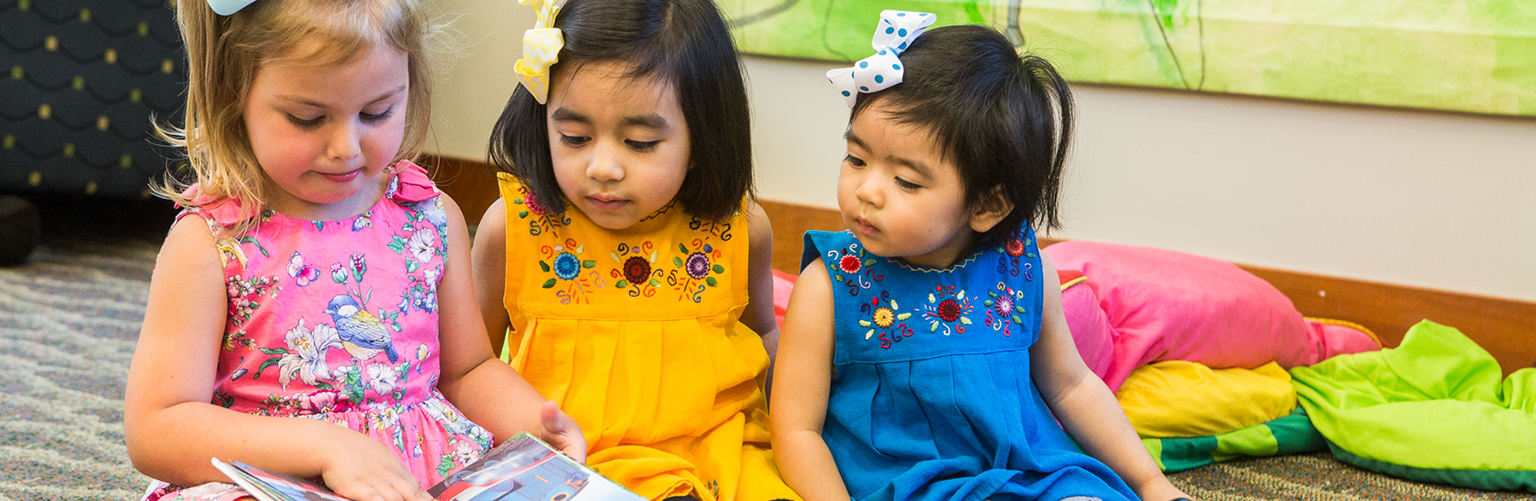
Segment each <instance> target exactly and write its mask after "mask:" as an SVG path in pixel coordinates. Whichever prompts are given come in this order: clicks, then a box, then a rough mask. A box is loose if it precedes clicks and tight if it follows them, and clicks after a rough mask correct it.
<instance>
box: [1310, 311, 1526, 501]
mask: <svg viewBox="0 0 1536 501" xmlns="http://www.w3.org/2000/svg"><path fill="white" fill-rule="evenodd" d="M1502 375H1503V372H1502V371H1501V370H1500V368H1499V364H1498V362H1496V361H1494V359H1493V356H1491V355H1489V354H1488V352H1487V351H1486V350H1483V349H1482V348H1481V347H1479V346H1478V345H1477V344H1476V343H1474V342H1472V340H1470V339H1467V337H1466V336H1465V335H1463V334H1462V333H1461V332H1460V331H1458V330H1456V329H1453V328H1451V327H1446V326H1444V325H1440V324H1436V323H1434V322H1430V321H1427V320H1426V321H1423V322H1420V323H1419V324H1418V325H1415V326H1413V328H1412V329H1409V330H1408V334H1407V335H1406V336H1405V337H1404V338H1403V343H1402V344H1401V345H1400V346H1398V347H1397V348H1392V349H1385V350H1381V351H1379V352H1369V353H1357V354H1353V355H1342V356H1338V357H1334V358H1331V359H1328V360H1325V361H1323V362H1320V363H1318V364H1317V365H1314V366H1311V367H1296V368H1294V369H1291V378H1292V384H1294V385H1295V386H1296V396H1297V398H1298V400H1299V402H1300V404H1301V406H1302V407H1303V408H1305V409H1306V410H1307V414H1308V415H1310V416H1311V417H1312V424H1313V426H1316V427H1317V430H1318V432H1320V433H1322V435H1323V436H1324V437H1327V439H1328V441H1329V445H1330V448H1331V449H1332V450H1333V454H1334V456H1335V457H1337V458H1338V459H1339V460H1341V461H1344V462H1346V463H1349V464H1353V465H1355V466H1358V467H1360V468H1364V469H1367V470H1371V471H1376V472H1380V473H1384V474H1387V475H1392V476H1396V477H1402V478H1407V479H1411V480H1418V481H1424V482H1434V483H1442V484H1449V485H1456V486H1461V487H1471V488H1476V489H1486V490H1525V491H1529V492H1536V452H1533V451H1536V369H1521V370H1519V371H1516V372H1515V373H1514V374H1511V375H1510V376H1509V378H1508V379H1504V380H1503V381H1500V378H1501V376H1502Z"/></svg>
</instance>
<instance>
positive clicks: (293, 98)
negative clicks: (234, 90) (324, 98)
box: [277, 85, 405, 109]
mask: <svg viewBox="0 0 1536 501" xmlns="http://www.w3.org/2000/svg"><path fill="white" fill-rule="evenodd" d="M401 92H405V86H404V85H401V86H399V87H395V88H394V89H393V90H390V91H389V92H385V93H383V94H380V95H379V97H376V98H373V100H372V101H368V104H373V103H377V102H379V101H383V100H385V99H389V98H390V97H391V96H394V95H396V94H399V93H401ZM277 98H278V99H281V100H284V101H289V102H294V103H299V104H302V105H305V106H313V107H316V108H322V109H325V108H329V106H326V105H325V103H322V102H319V101H314V100H310V99H305V98H302V97H299V96H287V95H283V96H277Z"/></svg>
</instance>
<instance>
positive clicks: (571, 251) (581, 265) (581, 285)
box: [539, 238, 608, 304]
mask: <svg viewBox="0 0 1536 501" xmlns="http://www.w3.org/2000/svg"><path fill="white" fill-rule="evenodd" d="M539 252H540V253H541V254H542V255H543V259H540V260H539V269H541V270H544V272H545V273H554V274H555V278H551V279H549V280H545V281H544V283H543V285H541V286H540V287H543V288H545V289H553V288H555V286H556V285H560V284H561V282H566V283H565V284H564V288H562V289H561V290H557V291H555V297H557V298H560V304H571V302H572V301H580V302H583V303H591V302H592V300H591V299H590V298H588V297H586V296H587V294H588V293H590V292H592V291H595V290H597V289H601V288H603V287H605V286H607V285H608V280H606V279H604V278H602V277H601V276H598V274H597V272H596V271H590V272H587V273H586V276H582V270H584V269H590V268H595V267H597V261H591V260H584V259H582V258H581V257H580V256H581V255H582V254H585V253H586V249H585V246H582V245H577V244H576V241H575V240H573V239H569V238H567V239H566V240H565V244H563V245H556V246H553V247H551V246H548V245H545V246H543V247H541V248H540V249H539Z"/></svg>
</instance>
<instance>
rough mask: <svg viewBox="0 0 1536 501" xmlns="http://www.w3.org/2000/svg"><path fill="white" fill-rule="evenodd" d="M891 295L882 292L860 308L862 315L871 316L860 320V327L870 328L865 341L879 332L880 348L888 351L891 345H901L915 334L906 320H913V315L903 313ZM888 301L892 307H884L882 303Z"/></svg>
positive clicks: (865, 335) (865, 333)
mask: <svg viewBox="0 0 1536 501" xmlns="http://www.w3.org/2000/svg"><path fill="white" fill-rule="evenodd" d="M890 295H891V294H890V292H887V291H880V297H878V298H872V299H870V300H869V304H865V305H862V306H860V307H859V312H860V313H863V314H865V315H868V316H869V318H868V319H861V320H859V326H860V327H869V328H870V329H869V330H868V331H865V332H864V339H870V338H872V337H874V336H875V333H876V332H879V334H880V336H879V338H878V339H879V340H880V348H881V349H887V350H889V349H891V345H893V344H895V343H900V342H901V341H902V340H903V339H906V338H909V337H912V334H914V333H915V332H913V330H912V328H911V327H908V326H907V324H906V320H907V319H908V318H912V313H911V312H902V311H901V307H900V306H898V305H897V304H896V300H894V299H890ZM887 301H888V302H889V304H890V306H884V305H882V302H887ZM898 312H900V313H898ZM897 322H901V323H897Z"/></svg>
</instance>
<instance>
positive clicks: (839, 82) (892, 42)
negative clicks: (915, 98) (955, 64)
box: [827, 10, 938, 108]
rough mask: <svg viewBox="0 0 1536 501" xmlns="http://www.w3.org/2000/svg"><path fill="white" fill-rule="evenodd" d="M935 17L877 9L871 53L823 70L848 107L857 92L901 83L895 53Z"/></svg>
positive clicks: (935, 17) (855, 98)
mask: <svg viewBox="0 0 1536 501" xmlns="http://www.w3.org/2000/svg"><path fill="white" fill-rule="evenodd" d="M937 20H938V16H935V15H933V14H930V13H927V12H908V11H904V10H886V11H881V12H880V24H879V25H877V26H875V39H874V41H873V42H872V43H870V45H871V46H873V47H874V48H875V55H873V56H869V57H866V58H864V59H860V60H859V62H857V63H854V64H853V66H851V67H847V68H838V69H835V70H832V71H828V72H827V79H828V80H831V81H832V85H833V86H835V87H837V90H838V91H839V92H841V93H842V94H843V99H844V100H846V101H848V107H849V108H852V107H853V104H854V103H855V102H857V101H858V99H859V93H860V92H863V93H865V94H868V93H871V92H880V91H882V90H885V89H888V88H890V87H891V86H892V85H896V84H899V83H901V78H902V75H903V74H905V73H906V72H905V71H904V70H902V66H901V59H899V58H897V57H896V56H899V55H901V53H902V52H904V51H906V50H907V46H909V45H911V44H912V41H913V40H916V39H917V36H918V35H921V34H923V30H926V29H928V27H929V26H932V25H933V22H934V21H937Z"/></svg>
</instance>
